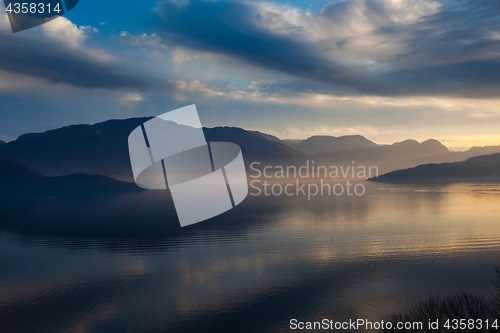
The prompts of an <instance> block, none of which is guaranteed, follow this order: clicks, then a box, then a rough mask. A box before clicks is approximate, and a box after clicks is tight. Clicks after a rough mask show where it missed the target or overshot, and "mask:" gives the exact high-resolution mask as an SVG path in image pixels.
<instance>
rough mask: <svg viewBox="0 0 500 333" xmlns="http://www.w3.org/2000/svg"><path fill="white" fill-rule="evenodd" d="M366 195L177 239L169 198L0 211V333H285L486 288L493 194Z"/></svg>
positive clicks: (218, 223) (496, 208) (316, 202)
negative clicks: (296, 323) (302, 324)
mask: <svg viewBox="0 0 500 333" xmlns="http://www.w3.org/2000/svg"><path fill="white" fill-rule="evenodd" d="M367 186H368V190H367V193H366V195H365V196H363V197H316V198H313V199H312V200H311V201H308V200H307V198H306V197H284V198H283V197H278V198H276V197H264V196H261V197H249V198H248V199H247V200H246V201H245V202H244V203H242V204H241V205H239V206H237V207H236V208H235V209H234V210H232V211H229V212H228V213H226V214H224V215H222V216H219V217H217V218H214V219H212V220H210V221H207V222H203V223H200V224H197V225H193V226H191V227H188V228H182V229H181V228H179V227H178V222H177V220H176V216H175V211H174V210H173V206H172V204H171V202H170V201H169V197H168V193H166V192H141V193H128V194H121V195H112V196H111V195H109V196H106V195H101V196H94V197H73V198H43V199H40V198H37V199H36V198H32V199H23V200H19V199H16V200H13V199H6V200H4V201H2V203H1V204H0V221H1V222H0V228H1V242H0V267H2V268H1V271H0V331H2V332H3V331H6V332H127V331H130V332H198V331H203V332H211V331H213V332H220V331H221V330H227V331H236V332H256V331H266V332H268V331H269V332H270V331H275V332H281V331H289V329H288V322H289V320H290V319H291V318H297V319H299V320H321V319H322V318H331V319H335V320H343V319H348V318H368V319H371V320H381V319H386V317H387V316H388V315H389V314H390V313H391V312H393V311H396V310H398V311H400V310H401V309H404V308H406V307H408V306H409V305H412V304H413V303H414V302H415V301H416V300H420V299H425V298H427V296H428V295H430V294H435V293H439V294H441V295H446V294H450V293H453V292H456V291H462V290H464V289H467V290H470V291H478V292H485V291H487V290H488V288H490V281H491V279H492V277H493V275H492V274H493V273H492V272H493V267H494V265H496V264H498V263H499V262H500V260H499V259H500V252H499V251H498V250H499V245H500V225H498V218H499V217H500V204H499V203H500V200H499V199H500V191H499V187H498V185H494V184H480V185H472V184H454V185H441V186H437V185H429V186H416V185H414V186H394V185H384V184H369V185H367Z"/></svg>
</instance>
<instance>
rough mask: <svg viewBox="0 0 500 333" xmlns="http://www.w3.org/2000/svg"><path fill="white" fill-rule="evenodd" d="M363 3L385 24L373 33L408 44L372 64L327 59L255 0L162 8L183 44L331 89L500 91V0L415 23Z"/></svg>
mask: <svg viewBox="0 0 500 333" xmlns="http://www.w3.org/2000/svg"><path fill="white" fill-rule="evenodd" d="M357 5H359V3H356V2H354V1H345V2H336V3H332V4H329V5H327V6H325V7H324V8H323V10H322V11H321V13H319V14H318V16H317V17H316V18H317V19H319V18H321V19H323V20H334V21H335V22H336V23H342V22H343V21H345V20H347V19H348V16H349V15H351V14H352V13H353V11H354V10H353V6H357ZM362 9H363V14H364V16H365V17H366V19H367V20H368V21H369V22H376V23H377V24H378V25H379V27H378V28H377V29H374V31H373V33H374V34H375V35H384V36H386V37H387V39H388V40H391V38H394V39H397V40H398V42H399V43H400V44H401V45H403V46H404V50H405V51H404V52H402V53H397V54H392V55H388V56H387V57H386V58H381V59H377V63H376V64H374V65H371V67H369V66H364V65H359V66H353V65H351V66H350V67H348V66H346V65H340V64H339V62H338V61H336V59H332V58H327V57H326V56H325V53H324V50H325V49H326V48H322V47H318V44H314V43H313V42H311V41H308V39H307V38H298V37H297V36H300V33H301V32H300V27H295V30H294V31H293V33H292V32H291V33H288V34H287V33H280V34H277V33H275V32H273V31H271V30H270V29H266V28H263V27H262V25H261V24H259V22H261V21H259V20H262V19H263V18H262V17H261V14H260V12H259V11H258V10H257V9H256V6H254V5H252V4H249V3H244V2H225V1H222V2H212V1H210V2H208V1H193V2H188V1H186V2H182V3H173V2H171V1H166V2H163V3H161V4H160V6H159V7H158V12H159V13H160V16H162V18H163V20H164V24H165V25H164V32H165V37H168V38H170V40H171V41H172V42H174V43H176V44H178V45H181V46H183V47H188V48H192V49H199V50H204V51H210V52H216V53H222V54H226V55H230V56H233V57H236V58H239V59H242V60H244V61H247V62H249V63H253V64H257V65H260V66H262V67H264V68H267V69H272V70H276V71H280V72H284V73H287V74H291V75H294V76H296V77H298V78H302V79H308V80H312V81H316V82H321V83H323V84H324V83H326V84H327V85H328V86H330V87H331V89H332V91H339V89H340V90H345V88H348V89H352V90H355V91H357V92H358V93H362V94H376V95H454V96H465V97H498V95H499V93H500V56H499V55H500V1H498V0H474V1H446V2H443V5H442V6H441V8H440V9H439V11H438V12H436V13H431V14H430V15H428V16H426V17H423V20H421V21H419V22H417V23H394V22H393V21H391V19H390V17H391V12H390V8H388V7H387V3H386V2H384V1H382V0H366V1H364V2H363V7H362ZM291 30H293V29H291ZM495 34H498V36H497V37H495ZM350 42H351V41H350V40H349V39H344V40H339V41H337V42H336V44H335V45H337V47H339V48H346V47H348V46H349V43H350ZM339 43H340V44H339ZM339 45H340V46H339ZM366 52H367V53H368V52H370V50H368V49H367V50H366ZM302 86H303V87H300V85H296V86H295V88H296V89H297V91H301V89H303V90H308V89H310V87H311V84H310V83H308V82H306V81H305V82H304V84H303V85H302Z"/></svg>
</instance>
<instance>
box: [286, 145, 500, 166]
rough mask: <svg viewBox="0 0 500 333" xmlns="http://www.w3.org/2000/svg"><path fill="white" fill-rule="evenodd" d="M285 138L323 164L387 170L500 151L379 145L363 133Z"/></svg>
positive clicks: (440, 146) (496, 147) (460, 159)
mask: <svg viewBox="0 0 500 333" xmlns="http://www.w3.org/2000/svg"><path fill="white" fill-rule="evenodd" d="M282 142H283V143H284V144H286V145H288V146H290V147H292V148H294V149H296V150H298V151H300V152H302V153H304V154H306V155H308V156H310V157H311V159H313V160H314V161H315V162H317V163H319V164H329V165H350V164H351V163H352V161H355V163H356V164H361V165H371V166H378V168H379V172H380V173H381V174H382V173H386V172H390V171H394V170H398V169H406V168H409V167H414V166H417V165H421V164H427V163H443V162H458V161H464V160H466V159H467V158H470V157H474V156H480V155H488V154H493V153H500V146H488V147H473V148H471V149H469V150H467V151H465V152H451V151H450V150H449V149H448V148H447V147H445V146H444V145H443V144H442V143H441V142H439V141H437V140H434V139H429V140H426V141H424V142H422V143H419V142H418V141H416V140H411V139H410V140H405V141H402V142H396V143H393V144H392V145H378V144H376V143H374V142H372V141H370V140H368V139H366V138H365V137H363V136H361V135H347V136H341V137H333V136H312V137H310V138H308V139H306V140H282Z"/></svg>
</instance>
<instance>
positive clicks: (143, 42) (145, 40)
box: [120, 31, 168, 49]
mask: <svg viewBox="0 0 500 333" xmlns="http://www.w3.org/2000/svg"><path fill="white" fill-rule="evenodd" d="M120 40H121V41H122V42H124V43H127V44H129V45H131V46H147V47H151V48H161V49H168V47H167V46H166V45H165V44H164V43H163V42H162V39H161V37H160V36H158V35H157V34H156V33H153V34H151V35H148V34H145V33H144V34H142V35H133V34H131V33H129V32H127V31H122V32H121V33H120Z"/></svg>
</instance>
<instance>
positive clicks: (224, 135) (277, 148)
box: [0, 117, 500, 182]
mask: <svg viewBox="0 0 500 333" xmlns="http://www.w3.org/2000/svg"><path fill="white" fill-rule="evenodd" d="M149 119H151V117H143V118H130V119H122V120H108V121H105V122H101V123H97V124H94V125H71V126H67V127H63V128H59V129H55V130H50V131H46V132H44V133H31V134H24V135H21V136H20V137H19V138H18V139H17V140H14V141H11V142H8V143H4V144H2V145H0V156H1V157H3V158H5V159H9V160H11V161H13V162H16V163H19V164H21V165H24V166H26V167H27V168H29V169H32V171H33V170H34V171H33V172H37V173H40V174H42V175H44V176H50V177H54V176H62V175H72V174H75V173H80V174H82V173H83V174H95V175H104V176H109V177H113V178H115V179H118V180H121V181H126V182H133V181H134V179H133V176H132V171H131V165H130V159H129V153H128V136H129V134H130V133H131V132H132V130H133V129H135V128H136V127H138V126H140V125H141V124H143V123H144V122H146V121H148V120H149ZM203 131H204V133H205V137H206V139H207V141H209V142H210V141H226V142H233V143H236V144H238V145H239V146H240V147H241V149H242V152H243V156H244V160H245V163H246V165H247V166H248V165H249V164H251V163H252V162H255V161H258V162H261V163H262V165H266V164H267V165H283V166H287V165H304V164H305V162H306V160H314V161H315V162H316V165H320V164H325V165H337V166H342V165H351V163H352V161H355V163H356V164H357V165H366V166H368V165H370V166H378V167H379V174H383V173H387V172H391V171H395V170H398V169H405V168H410V167H415V166H417V165H421V164H428V163H442V162H456V161H464V160H466V159H467V158H470V157H474V156H479V155H488V154H492V153H500V146H492V147H474V148H471V149H469V150H468V151H466V152H451V151H450V150H448V148H446V147H445V146H444V145H442V144H441V143H440V142H439V141H436V140H432V139H431V140H427V141H425V142H422V143H419V142H417V141H415V140H406V141H403V142H398V143H394V144H392V145H378V144H376V143H374V142H372V141H370V140H368V139H366V138H364V137H363V136H361V135H350V136H342V137H333V136H313V137H310V138H308V139H306V140H280V139H279V138H277V137H275V136H272V135H269V134H266V133H261V132H257V131H246V130H244V129H241V128H236V127H215V128H203Z"/></svg>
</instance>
